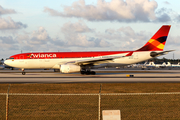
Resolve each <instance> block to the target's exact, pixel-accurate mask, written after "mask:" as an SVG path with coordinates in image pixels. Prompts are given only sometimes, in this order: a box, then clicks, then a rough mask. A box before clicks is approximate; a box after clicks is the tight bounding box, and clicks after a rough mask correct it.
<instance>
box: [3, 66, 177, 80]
mask: <svg viewBox="0 0 180 120" xmlns="http://www.w3.org/2000/svg"><path fill="white" fill-rule="evenodd" d="M94 71H96V73H97V74H96V75H81V74H80V73H72V74H62V73H59V72H54V71H53V70H26V75H22V73H21V70H18V69H16V70H9V69H5V70H0V83H149V82H150V83H153V82H154V83H155V82H164V83H165V82H167V83H172V82H177V83H179V82H180V69H171V70H168V69H163V70H162V69H154V70H140V69H100V70H94Z"/></svg>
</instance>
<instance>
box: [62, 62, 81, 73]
mask: <svg viewBox="0 0 180 120" xmlns="http://www.w3.org/2000/svg"><path fill="white" fill-rule="evenodd" d="M60 71H61V72H62V73H72V72H80V71H81V67H80V66H78V65H73V64H62V65H60Z"/></svg>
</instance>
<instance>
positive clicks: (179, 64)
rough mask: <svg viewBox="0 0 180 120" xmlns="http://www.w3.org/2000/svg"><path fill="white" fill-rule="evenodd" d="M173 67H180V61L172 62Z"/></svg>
mask: <svg viewBox="0 0 180 120" xmlns="http://www.w3.org/2000/svg"><path fill="white" fill-rule="evenodd" d="M171 65H172V67H180V63H179V62H178V64H171Z"/></svg>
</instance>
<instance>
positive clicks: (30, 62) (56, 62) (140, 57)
mask: <svg viewBox="0 0 180 120" xmlns="http://www.w3.org/2000/svg"><path fill="white" fill-rule="evenodd" d="M150 52H151V51H139V52H134V53H133V54H132V55H131V56H127V57H122V58H117V59H114V60H112V61H108V62H107V63H106V65H107V66H122V65H128V64H134V63H138V62H141V61H145V60H148V59H151V58H152V57H151V56H150ZM156 52H158V51H156ZM126 54H127V53H122V54H113V55H108V56H125V55H126ZM98 57H107V56H98ZM98 57H94V58H98ZM86 59H93V57H85V58H53V59H8V60H6V61H5V64H6V65H9V66H12V67H16V68H22V69H40V68H43V69H45V68H50V69H59V68H60V65H61V64H65V63H68V62H72V61H78V60H86ZM103 64H104V63H103Z"/></svg>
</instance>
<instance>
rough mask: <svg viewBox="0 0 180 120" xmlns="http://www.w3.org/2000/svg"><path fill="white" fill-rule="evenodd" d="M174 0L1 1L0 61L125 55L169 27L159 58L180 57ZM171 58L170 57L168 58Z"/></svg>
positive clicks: (178, 21) (178, 17) (179, 10)
mask: <svg viewBox="0 0 180 120" xmlns="http://www.w3.org/2000/svg"><path fill="white" fill-rule="evenodd" d="M178 5H180V1H179V0H13V1H12V0H0V59H1V58H4V59H6V58H9V57H10V56H11V55H14V54H18V53H21V52H57V51H59V52H65V51H126V50H136V49H138V48H140V47H142V46H143V45H144V44H145V43H146V42H147V41H148V40H149V39H150V38H151V37H152V36H153V34H154V33H155V32H156V31H157V30H158V29H159V28H160V27H161V26H162V25H171V30H170V33H169V36H168V39H167V42H166V45H165V48H164V50H175V51H174V52H172V53H169V54H167V55H165V56H163V57H165V58H168V59H173V58H175V59H179V58H180V47H179V46H180V40H179V39H180V35H179V32H180V31H179V30H180V7H179V6H178ZM173 56H174V57H173Z"/></svg>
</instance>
